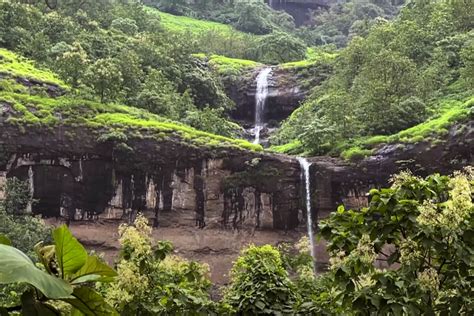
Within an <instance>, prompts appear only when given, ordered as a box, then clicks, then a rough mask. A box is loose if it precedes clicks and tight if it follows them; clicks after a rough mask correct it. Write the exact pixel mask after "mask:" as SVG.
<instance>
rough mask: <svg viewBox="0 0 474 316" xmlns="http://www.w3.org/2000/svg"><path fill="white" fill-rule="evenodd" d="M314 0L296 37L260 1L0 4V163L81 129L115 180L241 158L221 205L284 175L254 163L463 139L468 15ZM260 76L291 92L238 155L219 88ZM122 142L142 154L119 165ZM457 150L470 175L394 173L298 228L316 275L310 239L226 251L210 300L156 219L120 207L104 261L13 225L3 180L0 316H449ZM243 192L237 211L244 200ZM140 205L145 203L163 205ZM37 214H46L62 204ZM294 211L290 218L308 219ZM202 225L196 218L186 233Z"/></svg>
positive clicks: (294, 29) (460, 296)
mask: <svg viewBox="0 0 474 316" xmlns="http://www.w3.org/2000/svg"><path fill="white" fill-rule="evenodd" d="M329 3H330V4H329V5H328V6H321V7H320V8H318V9H312V10H308V13H307V18H306V21H305V23H304V24H303V25H301V26H296V24H295V20H294V17H293V16H292V15H290V13H287V12H285V11H283V10H274V9H273V8H272V7H271V6H270V5H269V4H268V3H266V2H264V1H260V0H254V1H222V0H196V1H185V0H181V1H177V0H175V1H171V0H143V1H138V0H137V1H119V0H104V1H94V0H83V1H72V0H54V1H52V0H33V1H26V0H25V1H23V0H0V118H1V120H0V123H1V124H0V130H1V131H2V136H1V137H2V139H3V140H4V142H3V141H1V140H0V167H3V166H6V167H5V168H7V167H8V166H10V165H12V164H14V163H18V161H19V160H21V159H22V158H18V157H21V155H23V160H24V161H27V158H28V155H27V153H28V152H27V151H26V150H25V151H23V152H21V153H18V155H15V157H14V158H11V156H9V155H7V152H8V150H10V148H11V147H12V146H11V143H14V142H16V139H15V137H17V139H18V142H20V141H21V138H22V137H23V136H24V135H28V132H29V131H33V132H32V133H33V134H34V133H36V134H38V135H40V138H39V139H41V140H44V146H45V147H48V146H54V142H47V139H48V138H47V136H46V135H48V133H55V131H58V133H62V134H61V136H60V138H61V139H63V140H64V139H67V140H64V142H65V143H66V142H67V141H69V140H71V142H72V143H73V145H70V146H69V145H68V146H69V147H70V148H67V150H69V151H70V152H73V148H72V147H74V146H75V145H77V146H78V147H80V146H79V144H76V143H74V142H77V141H78V140H79V139H80V138H81V137H83V138H84V139H87V137H88V136H87V135H86V134H88V133H89V132H84V131H88V130H89V129H90V130H93V131H95V132H97V133H98V134H97V135H96V134H93V137H95V139H94V141H96V142H97V144H99V146H98V147H101V146H103V147H105V146H107V145H109V144H112V145H111V146H112V147H111V148H112V150H111V151H112V155H111V157H112V160H113V161H114V162H120V163H125V164H126V163H129V164H130V169H133V170H135V169H137V168H140V167H141V166H137V165H135V163H133V160H132V159H131V158H130V157H131V156H132V155H133V154H134V153H135V154H137V153H140V154H142V153H144V152H145V153H146V152H147V151H150V152H151V151H152V149H150V148H151V147H153V150H156V151H158V152H161V153H162V154H163V157H164V158H163V159H165V158H166V157H167V155H170V154H169V152H179V151H180V150H181V149H180V148H181V147H179V146H180V145H182V144H184V145H183V146H187V147H186V148H188V149H189V152H190V153H191V154H189V156H193V157H194V155H197V154H195V153H196V152H199V153H201V152H205V153H206V155H207V156H209V157H212V158H214V157H217V156H218V155H219V154H220V153H221V152H223V153H224V155H227V156H229V157H231V158H235V157H237V156H238V155H248V157H250V158H249V159H247V160H246V159H244V160H243V161H244V162H242V163H241V162H240V161H239V163H240V164H241V165H243V167H242V168H243V170H244V171H243V172H240V171H239V172H240V173H237V172H235V174H232V175H227V173H226V177H228V178H226V179H231V180H232V181H233V182H232V181H230V180H229V181H227V182H226V183H223V184H221V185H220V186H219V187H222V190H224V191H225V195H226V196H229V195H230V196H231V197H230V198H231V199H233V200H232V201H234V200H237V202H236V203H241V204H245V203H247V204H248V203H250V202H248V201H244V199H241V200H239V199H238V198H236V196H237V195H236V194H235V192H236V191H238V190H241V189H240V187H239V188H237V189H236V188H234V187H232V185H234V184H235V183H238V184H239V185H241V184H242V183H244V184H245V185H249V186H250V184H253V183H254V182H255V183H257V185H255V187H258V186H260V187H261V186H264V184H262V183H263V182H265V179H264V178H268V179H270V181H272V179H276V178H277V177H280V176H281V177H284V176H287V175H286V174H285V172H286V170H277V169H278V167H274V166H272V167H271V168H267V169H265V170H264V171H263V172H262V171H260V170H259V169H258V166H259V164H260V163H261V161H262V160H265V159H267V160H270V158H268V157H269V156H272V155H275V156H277V157H281V156H283V155H285V156H284V157H290V156H296V155H298V156H304V157H313V156H318V157H319V156H322V157H323V158H324V159H338V160H337V161H341V165H344V166H345V165H346V164H347V165H349V164H357V163H358V162H360V161H362V160H364V159H367V158H370V157H371V156H372V155H375V153H377V152H378V150H379V149H380V148H383V146H390V145H393V147H394V148H395V149H396V150H403V149H404V148H408V147H409V146H411V145H414V144H427V145H426V146H427V147H435V146H442V145H443V144H444V143H445V142H447V140H446V139H447V137H455V136H459V135H472V121H473V115H474V112H473V109H474V1H471V0H449V1H441V0H440V1H424V0H406V1H390V0H346V1H329ZM265 67H270V68H271V69H272V70H273V71H274V72H278V71H280V72H281V73H284V75H287V74H289V75H288V76H291V78H296V79H295V80H296V82H297V84H298V87H300V88H301V90H304V91H307V92H305V95H304V98H303V100H302V101H301V103H300V104H298V106H297V108H296V109H295V110H294V111H292V113H291V114H290V115H289V116H288V117H286V118H284V119H283V120H282V121H278V122H272V124H273V125H274V126H275V127H274V128H272V130H271V133H269V134H270V136H269V137H268V146H267V144H266V143H265V144H263V145H261V144H259V143H258V142H254V143H252V142H251V141H252V140H253V139H252V137H249V134H248V131H247V130H246V126H244V124H242V121H241V120H238V119H236V118H235V115H234V114H235V113H236V112H238V111H241V109H240V108H239V99H238V98H235V93H234V94H232V93H229V91H231V92H235V91H238V92H239V93H243V92H242V91H248V90H250V88H248V87H243V85H244V84H243V82H244V81H245V80H248V81H252V84H253V86H252V89H254V90H258V86H257V87H255V85H258V83H257V84H256V83H254V80H255V78H258V76H257V74H258V73H259V71H261V69H264V68H265ZM285 78H286V77H285ZM256 80H258V79H256ZM239 85H240V86H239ZM266 88H268V87H266ZM275 89H277V88H275ZM257 93H258V91H257ZM257 98H258V96H257ZM256 102H258V100H257V101H256ZM255 111H257V110H255ZM273 125H272V126H273ZM65 126H66V127H67V126H72V127H78V128H84V129H83V130H80V129H79V130H80V131H81V132H83V133H84V135H77V134H75V135H73V134H72V133H70V132H68V131H66V132H64V131H63V130H64V127H65ZM13 130H14V131H15V133H17V134H15V136H12V135H13V132H12V131H13ZM17 131H18V132H17ZM91 133H92V132H91ZM453 134H456V135H453ZM96 136H97V137H96ZM132 139H139V140H140V141H143V144H146V145H143V146H144V147H145V149H143V148H141V150H142V151H138V150H137V148H136V147H134V146H132V141H131V140H132ZM463 139H464V138H463ZM465 139H468V138H465ZM147 142H148V143H147ZM151 142H156V143H151ZM140 144H142V143H140ZM150 144H152V145H150ZM156 144H158V145H156ZM472 145H473V144H472V143H465V144H459V146H465V147H467V148H468V151H469V152H470V153H469V155H470V158H469V157H468V158H467V159H470V161H469V160H463V161H462V162H460V163H459V162H458V161H456V163H458V164H456V166H457V165H459V164H462V165H463V166H464V169H462V170H450V172H449V173H446V172H442V171H441V170H439V173H435V174H431V175H426V174H422V175H418V174H416V173H413V172H410V171H401V172H399V173H397V174H394V175H392V176H391V178H390V179H387V182H386V183H384V185H383V186H378V185H373V183H371V185H369V186H368V189H369V190H367V195H365V194H363V195H364V198H365V197H366V198H367V203H366V205H363V206H362V207H360V208H358V209H352V208H350V207H346V206H344V205H341V206H339V207H337V208H336V207H334V208H333V209H332V211H333V212H332V213H331V214H330V215H329V216H328V217H327V218H323V219H318V218H316V220H315V225H314V226H315V227H314V229H315V232H316V235H317V238H319V239H321V240H324V241H325V247H326V251H327V256H328V262H327V265H326V266H325V267H324V268H323V269H321V268H320V267H316V266H315V258H314V253H313V252H314V245H313V236H312V234H311V235H310V236H303V237H301V238H299V240H298V241H295V242H286V243H278V244H274V245H269V244H266V245H249V246H247V247H245V248H243V249H239V250H238V251H239V255H238V256H237V257H236V258H235V260H234V262H233V267H232V269H231V271H230V272H229V274H228V281H227V283H226V284H225V286H217V285H215V284H213V283H212V282H211V278H210V267H209V265H208V264H207V263H204V262H199V261H196V260H189V259H185V258H184V256H181V255H180V254H179V252H177V251H176V249H175V247H174V246H173V244H172V243H171V242H169V241H166V240H156V239H155V238H154V237H153V236H155V235H153V231H154V230H159V229H160V227H157V226H159V225H158V220H157V218H155V222H151V221H150V219H149V218H147V217H146V216H144V215H142V214H140V213H138V214H135V215H136V216H131V217H130V218H128V219H127V220H126V221H124V223H122V224H120V225H117V227H116V230H115V231H114V234H115V235H114V236H116V237H117V243H118V250H117V253H116V256H115V257H114V258H113V260H106V258H105V257H104V255H103V254H101V253H100V252H96V251H95V250H91V249H88V247H87V245H83V244H82V243H81V240H79V238H76V237H74V235H73V233H72V232H71V230H70V229H69V228H68V227H67V225H56V226H57V227H52V226H51V224H49V223H48V221H47V220H46V221H45V220H44V219H42V218H41V217H37V216H33V215H32V207H33V205H35V203H39V201H37V200H36V198H35V194H38V193H37V192H35V190H34V188H32V187H33V183H38V182H34V181H32V180H31V181H30V182H28V179H26V180H27V181H22V180H20V179H18V178H16V176H15V177H10V176H9V175H8V174H7V172H5V181H0V187H1V186H3V189H1V190H0V315H10V314H11V315H15V314H20V313H21V314H22V315H469V314H471V313H472V311H474V296H473V293H472V289H473V287H474V169H473V166H472V153H473V147H472ZM8 146H10V147H8ZM29 146H30V147H33V145H31V144H29ZM81 146H82V145H81ZM88 146H89V144H86V145H84V148H86V149H84V151H85V152H86V151H87V150H90V151H91V149H90V148H92V147H91V146H89V147H88ZM146 146H150V148H148V147H146ZM160 146H161V147H160ZM166 146H168V148H165V147H166ZM66 147H67V146H66ZM264 147H265V148H264ZM81 148H82V147H81ZM469 148H470V149H469ZM7 149H8V150H7ZM22 150H23V149H22ZM56 151H58V152H59V149H57V150H56V149H55V148H52V149H50V150H49V153H51V152H52V153H55V152H56ZM91 152H92V151H91ZM91 152H89V153H87V154H88V155H89V156H94V154H93V152H92V153H91ZM256 153H262V156H259V157H258V158H254V156H253V155H254V154H256ZM25 154H26V155H25ZM417 154H418V155H424V153H423V152H419V153H417ZM186 155H188V153H185V154H181V152H180V153H179V156H180V157H182V156H184V157H186ZM265 155H267V156H265ZM84 156H87V155H86V154H84ZM207 156H206V157H207ZM149 157H151V156H146V157H145V158H144V159H145V160H146V159H149V160H150V159H151V158H149ZM239 157H240V156H239ZM255 157H256V156H255ZM217 158H220V157H217ZM464 158H465V157H463V159H464ZM81 159H82V158H81ZM282 159H283V158H282ZM284 159H290V158H284ZM374 159H375V158H374ZM460 159H461V158H460ZM40 160H41V159H37V161H35V163H43V161H40ZM57 160H58V161H59V160H61V159H59V158H58V159H57ZM235 160H238V159H237V158H236V159H235ZM433 161H436V157H433ZM61 163H62V162H61ZM396 163H399V162H398V161H397V162H396ZM403 163H405V161H403ZM178 164H179V162H178V161H177V160H176V161H171V162H170V163H168V164H166V166H170V165H172V166H173V167H176V166H177V165H178ZM454 164H455V163H454V162H453V165H454ZM25 166H27V168H26V169H25V170H26V172H25V173H24V174H23V175H25V176H26V178H28V177H29V178H30V179H31V178H32V177H33V175H32V173H33V171H31V170H32V167H31V166H29V165H27V164H25ZM355 166H356V168H357V165H355ZM63 167H64V168H65V167H69V166H68V165H67V164H66V163H63V165H61V168H63ZM28 168H29V169H28ZM80 168H81V170H80V172H81V176H79V177H77V178H79V180H77V181H78V182H80V181H82V180H83V179H82V177H83V176H82V172H83V170H82V165H80ZM193 168H194V169H193V170H194V171H193V176H194V178H193V181H191V182H192V183H191V185H193V186H194V188H196V187H199V188H200V191H197V192H198V193H196V194H194V193H193V194H194V195H192V199H194V200H196V201H198V200H199V199H204V193H202V192H203V189H202V187H205V184H203V183H205V181H206V176H208V175H206V176H203V175H202V173H201V174H198V171H197V170H199V172H201V169H203V168H208V166H207V165H206V166H203V164H200V165H199V166H198V167H196V166H193ZM308 168H309V167H308ZM117 169H118V168H117ZM5 170H6V169H5ZM239 170H240V169H239ZM421 170H422V169H421ZM430 170H431V169H430ZM434 170H436V167H434ZM443 170H444V169H443ZM0 171H3V169H1V168H0ZM120 171H121V170H117V171H116V170H115V169H114V170H113V171H111V174H112V176H110V178H107V179H106V180H105V181H104V182H113V181H115V176H116V172H117V174H118V173H119V172H120ZM146 172H147V173H146V178H147V179H148V178H149V175H148V172H150V170H148V169H146ZM308 172H309V170H308ZM360 172H363V171H360ZM150 173H151V172H150ZM194 173H196V174H194ZM216 173H217V172H216ZM223 173H225V172H223ZM229 173H230V172H229ZM286 173H288V172H286ZM290 173H291V172H290ZM440 173H442V174H440ZM320 174H322V176H324V173H318V176H320ZM0 175H1V176H3V174H0ZM7 175H8V179H7ZM14 175H15V174H14ZM302 175H303V173H302ZM187 176H188V174H186V175H184V176H183V177H187ZM232 176H233V177H232ZM351 176H352V174H351ZM150 177H151V176H150ZM170 177H171V176H170ZM348 177H349V176H348ZM175 178H177V176H176V177H175ZM131 179H132V180H131V181H130V183H129V184H128V185H129V186H134V185H136V186H137V187H138V183H139V180H138V177H137V178H133V176H132V178H131ZM186 179H187V178H186ZM308 179H309V177H308V178H307V180H306V181H307V189H306V190H307V196H310V195H311V193H310V192H309V189H308V188H309V180H308ZM0 180H1V179H0ZM347 180H348V181H349V180H350V179H347ZM58 181H59V180H58ZM160 181H161V182H160V183H164V182H165V180H164V177H162V178H160ZM173 181H174V183H177V182H178V180H176V179H174V180H173ZM296 181H297V182H298V181H301V179H300V178H299V175H298V177H297V180H296ZM170 182H171V180H170ZM188 182H189V181H188ZM124 183H125V182H123V183H121V186H122V185H123V186H125V184H124ZM157 183H158V182H156V183H155V184H154V185H156V186H158V184H157ZM249 183H250V184H249ZM188 184H189V183H188ZM162 185H163V184H162ZM265 185H266V184H265ZM229 186H230V188H229ZM235 186H236V187H237V185H235ZM178 189H179V188H178ZM178 189H176V187H175V190H178ZM317 190H320V187H318V189H317ZM40 191H41V190H40ZM241 191H242V190H241ZM107 193H108V194H112V193H110V192H107ZM259 194H260V192H259ZM318 194H319V193H318ZM332 194H336V193H332ZM145 195H146V193H145ZM303 195H304V194H303ZM258 197H259V200H258V202H255V204H258V203H261V204H264V202H261V201H264V199H263V198H261V199H260V195H258ZM160 198H161V203H162V204H163V203H165V202H163V201H164V200H165V199H166V197H164V194H163V193H162V196H160V195H159V194H158V198H157V199H158V200H159V199H160ZM206 198H207V197H206ZM301 199H302V200H304V198H301ZM306 199H307V200H306V202H308V201H310V200H311V197H309V198H308V197H307V198H306ZM316 199H317V197H316ZM57 200H58V201H59V200H60V201H61V202H60V203H61V206H63V204H64V203H65V202H64V201H63V200H64V197H63V196H61V197H58V198H57ZM183 203H184V202H183ZM252 203H253V202H252ZM288 203H290V202H288ZM66 204H67V203H65V204H64V205H66ZM158 204H159V202H157V205H158ZM223 204H224V207H228V205H227V204H225V203H223ZM306 205H309V207H307V208H308V209H307V210H306V213H304V214H308V213H309V214H311V210H310V206H311V203H309V204H306ZM255 207H256V208H257V206H255ZM259 207H260V206H259ZM129 208H134V206H133V203H131V206H130V207H129ZM156 208H158V206H157V207H156ZM262 208H263V207H262ZM74 211H75V209H74ZM135 211H136V210H135ZM139 211H141V209H139ZM259 216H260V215H259ZM273 218H276V216H275V215H273ZM309 218H310V217H309ZM72 219H74V215H72ZM260 220H261V219H260V217H258V219H257V222H259V221H260ZM273 220H275V219H273ZM70 221H71V218H69V217H68V218H67V224H70ZM275 221H276V220H275ZM202 222H203V221H202V219H200V218H196V226H199V228H196V229H203V228H204V226H205V225H204V224H202ZM302 223H304V221H302ZM309 226H311V222H310V223H309ZM257 228H258V227H257ZM253 229H254V230H255V228H253ZM287 230H289V229H285V234H286V233H287ZM309 231H310V232H312V230H311V229H309ZM282 234H283V233H282ZM252 236H253V235H252ZM107 259H109V258H107Z"/></svg>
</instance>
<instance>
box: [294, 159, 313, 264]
mask: <svg viewBox="0 0 474 316" xmlns="http://www.w3.org/2000/svg"><path fill="white" fill-rule="evenodd" d="M298 161H299V163H300V166H301V178H302V179H303V181H304V184H305V192H306V216H307V219H306V224H307V228H308V239H309V244H310V247H311V248H310V252H311V257H312V258H313V271H315V272H316V267H315V262H316V254H315V253H314V235H313V219H312V216H311V179H310V174H309V167H310V166H311V163H310V162H309V161H308V160H306V159H305V158H301V157H298Z"/></svg>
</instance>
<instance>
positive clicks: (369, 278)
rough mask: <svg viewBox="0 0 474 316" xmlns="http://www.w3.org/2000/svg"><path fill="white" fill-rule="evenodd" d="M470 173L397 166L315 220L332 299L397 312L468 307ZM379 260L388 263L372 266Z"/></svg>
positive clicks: (350, 307) (472, 241) (473, 303)
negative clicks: (363, 193)
mask: <svg viewBox="0 0 474 316" xmlns="http://www.w3.org/2000/svg"><path fill="white" fill-rule="evenodd" d="M473 193H474V173H473V169H470V168H468V169H466V171H465V172H457V173H455V174H454V175H453V176H441V175H438V174H434V175H431V176H429V177H427V178H425V179H422V178H419V177H415V176H413V175H412V174H410V173H408V172H403V173H400V174H398V175H396V176H395V177H393V179H392V185H391V187H390V188H385V189H380V190H377V189H373V190H372V191H371V192H370V197H371V202H370V204H369V207H367V208H364V209H362V210H360V211H354V210H346V209H344V207H342V206H341V207H339V209H338V210H337V211H336V212H334V213H333V214H331V216H330V217H329V218H328V219H327V220H325V221H323V222H322V223H321V225H320V227H321V234H322V236H323V237H324V238H325V239H326V240H327V241H328V251H329V252H330V255H331V260H330V263H331V267H330V273H329V275H330V276H331V278H332V280H333V282H332V283H331V284H332V286H331V289H328V290H327V292H331V291H336V292H337V296H336V297H337V303H336V304H335V306H337V305H339V306H342V307H343V309H345V310H346V311H347V312H356V313H357V314H363V315H369V314H371V313H372V312H377V313H382V314H391V313H393V314H394V315H401V314H409V315H419V314H431V315H433V314H435V313H441V314H446V313H448V312H449V313H451V314H453V315H454V314H456V315H458V314H464V313H468V312H469V311H472V310H474V299H473V296H472V292H471V291H472V288H473V287H474V282H473V275H472V271H473V269H474V260H473V259H474V258H473V254H474V216H473V215H474V204H473ZM381 265H383V266H385V267H386V269H382V268H377V266H381Z"/></svg>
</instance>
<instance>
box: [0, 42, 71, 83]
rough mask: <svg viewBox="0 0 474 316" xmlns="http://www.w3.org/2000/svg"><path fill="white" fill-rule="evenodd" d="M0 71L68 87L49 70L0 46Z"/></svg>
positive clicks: (17, 76)
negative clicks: (42, 68)
mask: <svg viewBox="0 0 474 316" xmlns="http://www.w3.org/2000/svg"><path fill="white" fill-rule="evenodd" d="M0 73H4V74H8V75H11V76H13V77H16V78H28V79H34V80H38V81H42V82H46V83H51V84H55V85H58V86H61V87H63V88H67V86H66V84H65V83H64V82H62V81H61V80H59V79H58V78H57V76H55V75H54V74H52V73H51V72H49V71H45V70H39V69H38V68H36V67H35V66H34V65H33V64H32V63H31V62H29V61H27V60H25V59H22V58H20V57H18V56H17V55H15V54H14V53H12V52H10V51H8V50H6V49H3V48H0Z"/></svg>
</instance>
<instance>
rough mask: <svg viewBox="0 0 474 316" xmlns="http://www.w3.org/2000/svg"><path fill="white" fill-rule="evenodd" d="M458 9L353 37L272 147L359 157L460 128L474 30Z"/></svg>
mask: <svg viewBox="0 0 474 316" xmlns="http://www.w3.org/2000/svg"><path fill="white" fill-rule="evenodd" d="M354 5H356V4H354ZM454 7H455V6H454V5H450V4H448V3H446V2H443V1H441V2H429V3H426V4H424V5H419V4H417V5H410V6H406V7H405V8H403V9H402V12H401V14H400V17H399V18H398V19H396V20H394V21H392V22H387V21H385V20H380V19H379V20H378V21H377V22H376V23H375V24H374V25H373V26H372V27H371V28H370V30H369V31H368V32H367V34H366V35H365V36H364V37H358V36H356V37H354V38H353V39H352V40H351V42H350V43H349V45H348V46H347V47H346V48H345V49H344V50H342V51H341V52H340V53H339V54H338V55H337V57H336V60H335V63H334V64H333V65H334V70H333V75H332V76H331V77H330V78H329V79H328V80H327V81H325V82H324V83H323V84H322V85H321V86H320V87H316V88H314V89H313V91H312V94H311V95H310V96H309V97H308V98H307V99H306V101H305V103H304V104H303V105H302V106H301V107H300V108H299V109H297V110H296V111H295V112H294V113H293V114H292V115H291V117H290V118H288V119H287V120H286V121H285V122H284V123H283V124H282V128H281V129H280V130H279V132H278V135H276V136H273V137H272V139H273V143H274V144H277V145H280V144H283V143H286V142H292V141H294V140H298V141H300V142H301V144H302V146H301V150H302V151H305V152H309V153H312V154H319V155H321V154H328V153H329V154H336V155H338V154H340V153H341V151H345V152H344V154H343V156H346V158H347V157H348V156H352V155H353V154H355V155H356V157H357V158H360V157H361V156H365V155H367V154H369V153H370V151H369V150H371V149H373V148H374V147H375V146H377V144H381V143H387V142H390V143H394V142H402V143H414V142H419V141H425V140H430V138H431V137H432V138H437V137H439V136H441V135H442V134H445V133H446V130H447V129H448V128H449V127H450V126H453V125H454V124H457V123H463V122H464V121H465V120H466V118H467V117H468V116H469V109H466V108H465V107H464V105H462V103H463V102H464V101H466V98H468V97H471V96H472V90H470V89H471V88H472V86H470V78H471V77H472V75H471V74H470V68H469V67H470V66H469V65H470V64H469V58H470V57H468V56H470V55H472V54H469V49H470V48H469V47H470V46H469V45H470V43H471V41H472V32H466V31H465V29H464V28H463V27H461V26H460V25H458V24H457V16H456V10H455V9H454ZM448 100H450V101H448ZM448 102H449V103H450V107H449V108H448V107H445V106H443V104H446V103H448ZM384 135H387V136H386V137H383V136H384ZM371 137H377V138H376V139H372V138H371Z"/></svg>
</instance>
